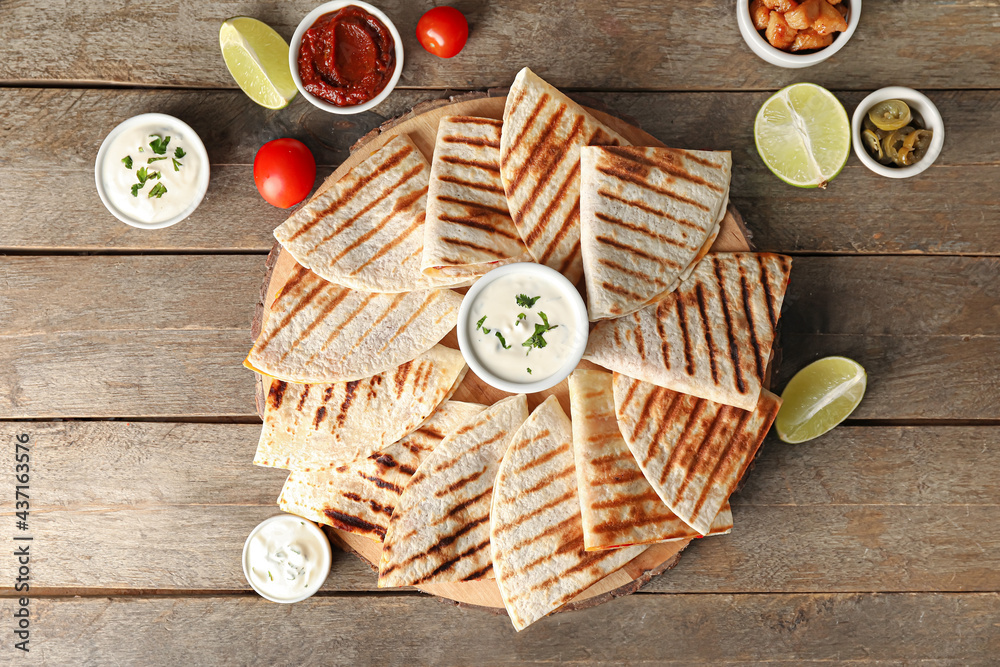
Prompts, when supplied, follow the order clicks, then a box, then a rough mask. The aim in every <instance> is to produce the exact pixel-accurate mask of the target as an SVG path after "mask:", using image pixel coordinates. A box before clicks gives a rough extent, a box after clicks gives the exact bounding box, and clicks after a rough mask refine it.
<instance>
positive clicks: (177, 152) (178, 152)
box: [174, 146, 187, 158]
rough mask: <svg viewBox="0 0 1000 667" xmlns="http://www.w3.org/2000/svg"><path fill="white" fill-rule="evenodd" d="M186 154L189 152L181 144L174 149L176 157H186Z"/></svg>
mask: <svg viewBox="0 0 1000 667" xmlns="http://www.w3.org/2000/svg"><path fill="white" fill-rule="evenodd" d="M185 155H187V153H185V152H184V149H183V148H181V147H180V146H178V147H177V148H176V150H174V157H176V158H182V157H184V156H185Z"/></svg>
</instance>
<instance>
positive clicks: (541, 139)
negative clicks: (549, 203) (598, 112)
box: [510, 95, 565, 218]
mask: <svg viewBox="0 0 1000 667" xmlns="http://www.w3.org/2000/svg"><path fill="white" fill-rule="evenodd" d="M548 101H549V96H548V95H542V96H541V97H540V98H539V100H538V104H537V105H536V106H535V109H534V111H533V112H532V115H531V118H529V119H528V122H526V123H525V125H524V131H523V132H522V133H521V135H520V136H519V137H518V139H519V140H523V139H524V138H525V136H526V135H527V134H528V132H529V131H530V130H531V129H532V128H533V126H534V125H535V119H536V118H537V116H538V113H540V112H541V110H542V107H543V106H544V105H546V104H548ZM563 113H565V109H564V108H563V107H562V105H560V106H559V108H558V109H557V110H555V111H554V112H553V113H552V114H551V115H550V116H549V119H548V121H546V122H545V125H544V126H543V127H542V131H541V132H540V133H539V135H538V138H537V139H536V140H535V142H534V144H533V145H531V146H529V147H528V148H527V150H526V151H525V153H526V155H525V160H524V163H523V164H522V165H521V168H520V169H518V171H517V173H516V174H513V178H512V179H511V181H510V191H511V192H512V193H516V192H517V191H518V190H519V189H520V187H521V181H522V180H523V179H524V177H525V176H526V175H527V174H528V171H529V170H530V169H531V167H535V169H536V170H538V168H539V167H541V164H538V163H537V156H538V155H539V153H541V149H542V148H543V147H544V146H545V144H546V142H547V141H548V138H549V135H551V134H552V132H553V131H554V130H555V127H556V125H557V124H558V122H559V120H560V119H561V118H562V116H563ZM513 152H514V149H513V147H511V153H513ZM536 187H537V184H536ZM529 196H530V195H529ZM526 210H527V207H525V206H521V207H520V208H518V211H517V212H518V217H519V218H520V217H521V216H523V215H524V213H525V211H526Z"/></svg>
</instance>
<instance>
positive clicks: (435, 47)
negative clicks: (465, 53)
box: [417, 7, 469, 58]
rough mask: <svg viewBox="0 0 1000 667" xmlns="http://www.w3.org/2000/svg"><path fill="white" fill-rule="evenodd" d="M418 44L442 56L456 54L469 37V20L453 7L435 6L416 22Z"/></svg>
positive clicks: (446, 56) (448, 56)
mask: <svg viewBox="0 0 1000 667" xmlns="http://www.w3.org/2000/svg"><path fill="white" fill-rule="evenodd" d="M417 39H418V40H419V41H420V46H422V47H424V48H425V49H427V50H428V51H430V52H431V53H433V54H434V55H436V56H440V57H442V58H451V57H452V56H457V55H458V52H459V51H461V50H462V48H463V47H464V46H465V42H466V40H468V39H469V22H468V21H466V20H465V15H464V14H462V12H460V11H458V10H457V9H455V8H454V7H435V8H434V9H431V10H428V11H427V13H426V14H424V15H423V16H421V17H420V20H419V21H418V22H417Z"/></svg>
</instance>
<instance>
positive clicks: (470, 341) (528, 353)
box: [459, 264, 588, 389]
mask: <svg viewBox="0 0 1000 667" xmlns="http://www.w3.org/2000/svg"><path fill="white" fill-rule="evenodd" d="M480 281H483V282H484V283H485V284H484V285H482V286H481V287H480V286H479V285H478V284H477V285H476V286H474V287H473V288H472V290H470V292H469V294H468V295H467V296H466V300H467V301H469V303H468V304H467V305H466V304H463V311H466V314H465V317H464V318H463V316H462V315H460V316H459V318H460V321H461V323H462V326H464V328H465V335H464V336H461V335H460V342H462V339H465V340H464V342H465V343H466V344H467V346H468V348H469V353H471V355H472V356H473V357H474V358H475V361H478V363H479V364H481V365H482V367H483V369H485V370H486V371H487V372H488V373H489V374H492V375H494V376H496V377H497V378H500V379H501V380H504V381H506V382H511V383H518V384H528V383H537V382H539V381H542V380H545V379H547V378H552V377H553V376H554V375H556V374H557V373H560V371H564V370H565V371H566V373H568V372H569V370H572V369H567V368H566V367H567V364H568V363H570V361H572V364H573V366H575V365H576V363H577V362H578V361H579V359H580V356H581V355H582V354H583V350H584V348H585V347H586V342H587V333H588V326H587V318H586V310H585V308H584V305H583V300H582V299H581V298H580V294H579V293H578V292H577V291H576V288H575V287H573V285H572V284H570V282H569V281H568V280H566V279H565V278H563V277H562V276H561V275H560V274H558V273H557V272H555V271H553V270H552V269H549V268H548V267H545V266H541V265H539V264H512V265H509V266H506V267H502V268H500V269H496V270H494V271H493V272H491V273H488V274H486V276H485V277H483V278H481V279H480ZM463 352H465V349H464V347H463ZM468 356H469V354H468V353H467V355H466V357H467V358H468ZM470 365H471V366H472V367H473V370H475V365H474V364H472V363H470ZM483 379H484V380H486V381H487V382H489V381H490V378H489V377H484V378H483ZM561 379H562V378H561V377H560V378H558V379H557V380H556V381H558V380H561ZM500 388H501V389H504V387H500Z"/></svg>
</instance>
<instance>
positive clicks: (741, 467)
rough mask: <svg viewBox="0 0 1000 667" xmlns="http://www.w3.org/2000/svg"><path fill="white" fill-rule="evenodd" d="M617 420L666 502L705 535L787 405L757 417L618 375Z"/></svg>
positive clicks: (773, 401)
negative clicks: (780, 411) (780, 412)
mask: <svg viewBox="0 0 1000 667" xmlns="http://www.w3.org/2000/svg"><path fill="white" fill-rule="evenodd" d="M614 392H615V412H616V413H617V415H618V426H619V428H620V429H621V433H622V436H623V437H624V438H625V442H626V443H627V444H628V448H629V449H630V450H631V451H632V454H633V455H634V456H635V460H636V462H638V464H639V467H640V468H642V472H643V474H644V475H645V476H646V479H647V480H648V481H649V483H650V484H651V485H652V486H653V489H655V490H656V493H657V494H658V495H659V496H660V498H662V499H663V502H665V503H666V504H667V506H669V507H670V509H671V510H673V512H674V513H675V514H676V515H677V516H678V517H680V518H681V519H683V520H684V522H685V523H687V524H688V525H689V526H691V527H692V528H694V529H695V530H697V531H698V532H699V533H701V534H702V535H705V534H707V533H708V532H709V530H710V528H711V526H712V521H713V519H715V517H716V515H717V514H718V513H719V511H720V510H721V509H722V507H723V505H725V503H726V501H727V500H728V499H729V496H730V495H732V493H733V491H735V490H736V485H737V484H738V483H739V481H740V478H741V477H742V476H743V473H744V472H745V471H746V469H747V468H748V467H749V465H750V463H751V462H752V461H753V458H754V456H755V455H756V453H757V450H758V449H759V448H760V445H761V443H762V442H763V441H764V436H765V435H767V430H768V429H769V428H770V427H771V422H773V421H774V417H775V415H776V414H777V413H778V408H779V407H780V406H781V399H780V398H778V397H777V396H775V395H774V394H772V393H771V392H769V391H767V390H766V389H764V390H762V391H761V392H760V399H759V400H758V402H757V406H756V408H755V409H754V410H753V411H752V412H751V411H747V410H740V409H738V408H734V407H732V406H729V405H720V404H719V403H713V402H711V401H706V400H705V399H702V398H697V397H695V396H689V395H688V394H679V393H677V392H675V391H670V390H669V389H664V388H663V387H657V386H656V385H652V384H649V383H648V382H640V381H639V380H635V379H633V378H630V377H627V376H625V375H621V374H620V373H615V379H614Z"/></svg>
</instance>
